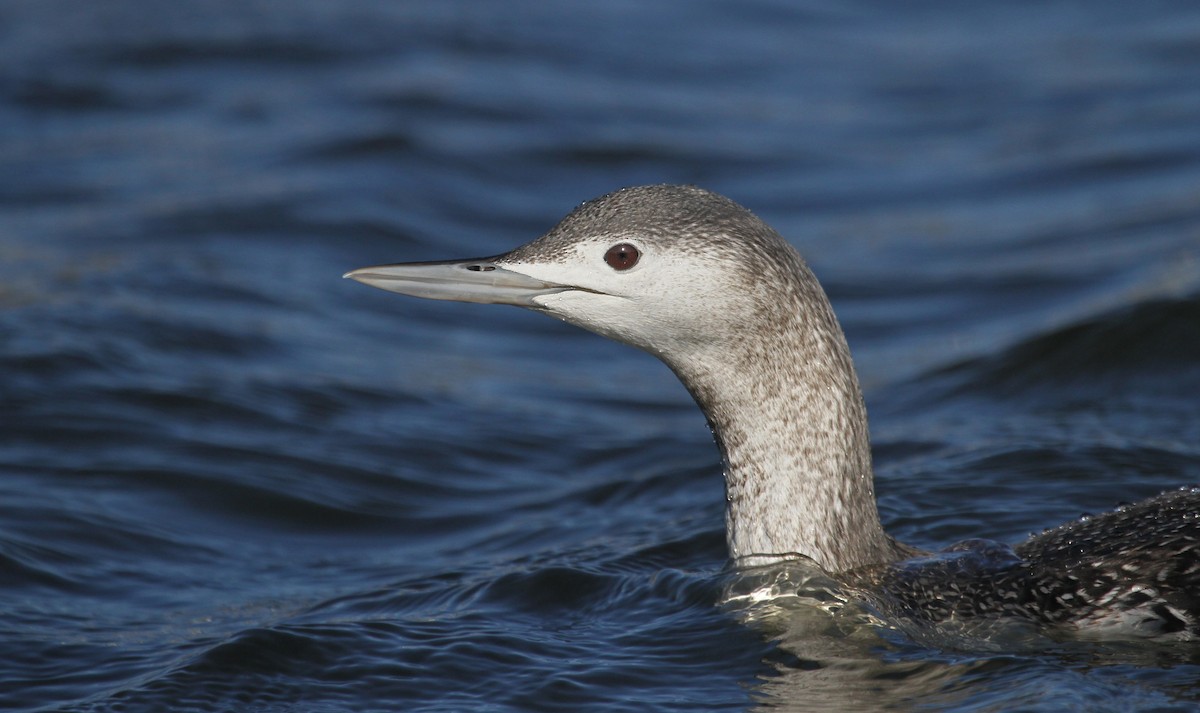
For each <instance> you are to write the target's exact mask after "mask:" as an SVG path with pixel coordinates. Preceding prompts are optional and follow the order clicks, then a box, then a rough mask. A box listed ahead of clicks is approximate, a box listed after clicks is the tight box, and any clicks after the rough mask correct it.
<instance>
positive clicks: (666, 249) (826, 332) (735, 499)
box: [345, 185, 1200, 640]
mask: <svg viewBox="0 0 1200 713" xmlns="http://www.w3.org/2000/svg"><path fill="white" fill-rule="evenodd" d="M345 277H349V278H352V279H354V280H357V281H359V282H362V283H364V284H367V285H371V286H373V287H378V288H381V289H384V290H388V291H390V292H398V293H401V294H406V295H412V296H416V297H424V298H428V299H437V300H454V301H459V302H476V303H488V304H508V305H516V306H519V307H524V308H528V309H531V310H535V311H538V312H543V313H545V314H548V315H550V316H551V317H555V318H557V319H560V320H563V321H565V322H569V323H571V324H574V325H577V326H579V327H582V328H584V329H587V330H590V331H592V332H595V333H598V334H600V335H603V336H605V337H609V338H611V339H615V340H617V341H620V342H624V343H626V344H630V345H632V346H635V347H638V348H640V349H643V350H645V351H647V352H649V353H650V354H652V355H654V356H656V357H658V358H659V359H660V360H662V361H663V362H665V363H666V364H667V366H669V367H670V368H671V370H672V371H673V372H674V373H675V374H676V376H678V377H679V379H680V380H681V381H682V382H683V384H684V386H685V387H686V388H687V390H688V391H689V392H690V394H691V395H692V397H693V398H694V399H695V401H696V403H697V405H698V406H699V407H700V408H701V410H702V411H703V412H704V415H705V416H706V417H707V419H708V423H709V426H710V428H711V430H712V432H713V435H714V437H715V440H716V442H717V445H718V447H719V449H720V451H721V455H722V459H723V464H724V467H725V471H724V473H725V486H726V499H727V503H726V538H727V542H728V547H729V552H730V555H731V557H732V558H733V560H734V561H735V562H755V561H757V562H764V561H765V562H771V561H781V560H784V559H787V558H788V557H794V556H795V555H797V554H799V555H802V556H804V557H807V558H809V559H811V560H812V561H814V562H815V563H816V564H817V565H819V566H820V567H821V568H823V569H824V570H825V571H827V572H829V573H831V574H834V575H835V576H839V577H840V578H842V579H843V580H844V581H849V582H856V583H859V584H861V585H863V586H864V587H866V588H867V589H868V590H870V589H871V588H875V589H876V590H882V591H884V592H885V593H886V595H887V597H888V601H891V602H893V603H895V607H898V608H899V609H900V610H901V612H902V613H904V614H906V615H912V616H915V617H918V618H922V619H924V620H930V621H934V622H940V621H947V620H949V621H970V620H972V619H979V618H985V619H992V620H1003V619H1017V620H1022V621H1024V622H1028V623H1032V624H1033V625H1036V626H1045V627H1054V628H1059V629H1063V630H1066V631H1067V632H1068V633H1075V634H1079V635H1083V636H1095V637H1100V638H1142V639H1157V640H1200V488H1194V489H1181V490H1179V491H1175V492H1170V493H1167V494H1163V495H1160V496H1157V497H1155V498H1151V499H1150V500H1147V501H1144V502H1141V503H1139V504H1135V505H1129V506H1123V507H1121V508H1118V509H1117V510H1115V511H1112V512H1109V513H1107V514H1104V515H1100V516H1096V517H1088V518H1083V519H1081V520H1078V521H1075V522H1070V523H1068V524H1066V525H1062V526H1061V527H1058V528H1055V529H1051V530H1047V531H1045V532H1043V533H1042V534H1040V535H1035V536H1033V537H1031V538H1030V539H1028V540H1026V541H1024V542H1022V543H1020V544H1017V545H1016V546H1015V547H1011V548H1010V547H1007V546H1004V545H1000V544H998V543H994V542H990V541H967V542H965V543H960V544H959V545H955V546H952V547H950V548H948V549H947V550H944V551H942V552H936V553H930V552H924V551H922V550H920V549H918V548H915V547H910V546H908V545H905V544H903V543H900V542H897V541H896V540H895V539H893V538H892V537H890V536H889V535H888V534H887V533H886V532H885V531H884V529H883V526H882V525H881V524H880V520H879V512H878V509H877V505H876V500H875V492H874V483H873V474H872V465H871V448H870V442H869V438H868V432H867V414H866V406H865V404H864V402H863V397H862V392H861V389H860V387H859V384H858V377H857V376H856V374H855V370H854V366H853V363H852V362H851V358H850V349H849V346H848V345H847V343H846V339H845V336H844V335H843V333H842V329H841V326H840V325H839V323H838V321H837V318H836V317H835V316H834V313H833V308H832V307H831V305H830V303H829V300H828V298H827V297H826V296H825V293H824V291H823V290H822V288H821V286H820V284H819V283H818V282H817V279H816V277H815V276H814V275H813V273H812V272H811V271H810V270H809V268H808V266H807V265H806V264H805V262H804V260H803V259H802V258H801V257H800V255H799V253H797V252H796V250H795V249H794V248H792V247H791V245H789V244H788V243H787V242H786V241H785V240H784V239H783V238H782V237H780V235H779V234H778V233H777V232H775V230H773V229H772V228H771V227H769V226H768V225H767V224H766V223H765V222H763V221H762V220H760V219H759V218H758V217H757V216H755V215H754V214H753V213H751V212H750V211H749V210H747V209H746V208H744V207H742V206H741V205H739V204H737V203H735V202H734V201H732V200H730V199H728V198H725V197H724V196H721V195H718V194H716V193H712V192H710V191H707V190H704V189H701V188H696V187H692V186H673V185H656V186H640V187H631V188H625V189H621V190H618V191H615V192H613V193H610V194H607V195H605V196H601V197H600V198H596V199H594V200H591V201H588V202H585V203H583V204H582V205H580V206H579V207H578V208H576V209H575V210H574V211H572V212H571V213H570V214H569V215H567V216H566V217H565V218H564V219H563V220H562V221H561V222H560V223H558V225H557V226H555V227H554V228H552V229H551V230H550V231H549V232H547V233H546V234H544V235H542V236H541V237H539V238H537V239H535V240H533V241H532V242H529V243H527V244H525V245H523V246H521V247H518V248H516V249H515V250H512V251H511V252H508V253H505V254H503V255H498V256H495V257H488V258H479V259H470V260H454V261H445V262H421V263H403V264H393V265H381V266H375V267H364V268H361V269H357V270H353V271H351V272H349V273H347V274H346V275H345Z"/></svg>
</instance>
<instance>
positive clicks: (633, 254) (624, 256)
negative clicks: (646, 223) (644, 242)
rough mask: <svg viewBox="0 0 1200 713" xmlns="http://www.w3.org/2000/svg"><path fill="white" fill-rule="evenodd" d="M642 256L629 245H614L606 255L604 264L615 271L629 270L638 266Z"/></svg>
mask: <svg viewBox="0 0 1200 713" xmlns="http://www.w3.org/2000/svg"><path fill="white" fill-rule="evenodd" d="M641 256H642V254H641V253H640V252H638V249H637V248H635V247H633V246H632V245H630V244H629V243H621V244H619V245H614V246H612V247H611V248H609V249H608V252H606V253H604V262H606V263H608V266H609V267H611V268H612V269H614V270H628V269H629V268H631V267H633V266H634V265H636V264H637V261H638V258H640V257H641Z"/></svg>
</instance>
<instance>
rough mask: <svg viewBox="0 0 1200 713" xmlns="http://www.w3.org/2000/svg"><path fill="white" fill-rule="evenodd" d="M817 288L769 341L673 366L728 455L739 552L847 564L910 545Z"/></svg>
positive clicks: (758, 339)
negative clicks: (884, 512) (885, 490)
mask: <svg viewBox="0 0 1200 713" xmlns="http://www.w3.org/2000/svg"><path fill="white" fill-rule="evenodd" d="M812 284H813V285H815V284H816V283H815V280H814V281H813V283H812ZM816 290H817V293H816V295H815V296H814V295H812V294H810V295H808V299H805V302H806V304H805V305H804V309H795V310H788V311H787V312H786V314H785V315H784V316H783V317H782V318H779V317H780V315H779V314H775V315H774V316H775V317H776V318H775V319H773V321H772V322H771V325H772V326H771V329H770V331H771V334H770V335H769V336H768V337H767V339H766V340H765V341H764V339H763V334H761V333H756V334H755V335H753V338H751V337H750V336H749V335H746V338H745V339H732V340H728V341H725V342H723V343H720V344H714V345H713V346H712V348H711V349H710V350H709V353H708V354H693V355H692V358H690V359H688V360H687V362H686V363H681V364H672V365H671V366H672V368H673V369H675V371H676V373H677V374H678V375H679V376H680V378H681V379H682V381H683V382H684V383H685V384H687V385H688V388H689V391H691V393H692V396H693V397H694V398H695V399H696V402H697V403H698V404H699V406H700V408H701V409H702V410H703V411H704V413H705V415H706V416H707V418H708V421H709V426H710V427H711V428H712V431H713V434H714V436H715V438H716V440H717V444H718V445H719V447H720V449H721V453H722V456H723V458H724V461H725V486H726V499H727V510H726V535H727V539H728V543H729V550H730V554H731V556H732V557H733V558H735V559H739V558H745V557H753V556H768V557H771V558H778V557H779V556H781V555H788V554H793V553H798V554H801V555H804V556H806V557H809V558H811V559H812V560H814V561H816V562H817V563H818V564H819V565H821V566H822V567H823V568H825V569H826V570H827V571H830V572H839V571H844V570H848V569H851V568H854V567H857V566H861V565H866V564H873V563H878V562H886V561H892V560H895V559H897V558H899V557H900V554H901V552H902V551H903V550H902V546H900V545H897V544H896V543H895V542H894V541H893V540H892V539H891V538H890V537H888V535H887V534H886V533H885V532H884V530H883V527H882V526H881V525H880V523H879V512H878V509H877V507H876V502H875V491H874V483H873V476H872V470H871V448H870V440H869V435H868V431H867V414H866V406H865V405H864V403H863V398H862V392H861V390H860V388H859V385H858V378H857V377H856V376H855V373H854V368H853V365H852V363H851V361H850V351H849V347H848V346H847V345H846V340H845V337H844V336H843V334H842V331H841V328H840V327H839V326H838V324H837V321H836V319H835V318H834V316H833V312H832V308H830V307H829V304H828V301H827V300H826V299H825V296H824V294H823V293H821V292H820V288H819V287H817V288H816ZM708 357H711V358H708ZM772 556H773V557H772Z"/></svg>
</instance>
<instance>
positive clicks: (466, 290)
mask: <svg viewBox="0 0 1200 713" xmlns="http://www.w3.org/2000/svg"><path fill="white" fill-rule="evenodd" d="M495 261H496V258H476V259H473V260H447V261H444V262H409V263H399V264H396V265H377V266H374V267H361V268H359V269H357V270H351V271H350V272H347V273H346V274H345V275H343V277H349V278H350V279H352V280H357V281H359V282H361V283H363V284H364V285H370V286H371V287H378V288H379V289H381V290H387V291H388V292H399V293H400V294H402V295H411V296H413V297H424V298H426V299H431V300H452V301H454V302H478V303H481V304H505V305H517V306H519V307H533V306H535V305H534V303H533V298H535V297H538V296H540V295H549V294H554V293H556V292H563V291H566V290H570V289H572V288H571V287H570V286H568V285H558V284H555V283H552V282H545V281H543V280H539V279H536V278H533V277H529V276H528V275H523V274H521V273H519V272H514V271H512V270H506V269H504V268H502V267H499V266H497V265H496V262H495Z"/></svg>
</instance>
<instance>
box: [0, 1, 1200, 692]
mask: <svg viewBox="0 0 1200 713" xmlns="http://www.w3.org/2000/svg"><path fill="white" fill-rule="evenodd" d="M901 8H902V9H901ZM0 168H2V170H0V403H2V405H3V409H2V410H0V611H3V616H2V617H0V708H5V709H12V710H25V711H32V710H71V711H84V710H87V711H100V710H122V711H141V710H180V711H191V710H236V711H268V710H270V711H274V710H304V711H376V710H379V711H384V710H444V711H457V710H493V711H508V710H571V711H575V710H628V711H646V710H680V711H684V710H686V711H693V710H745V709H750V708H754V707H756V706H761V707H763V708H766V709H783V710H872V709H880V708H889V707H892V708H897V709H909V708H920V707H927V708H932V709H939V710H941V709H944V710H959V711H1003V710H1017V709H1019V710H1044V711H1061V710H1072V709H1075V710H1104V709H1112V710H1132V709H1147V710H1149V709H1153V710H1170V709H1178V710H1187V709H1195V708H1198V707H1200V649H1197V648H1196V647H1194V646H1193V647H1191V648H1188V647H1179V646H1176V647H1169V646H1164V647H1157V648H1146V647H1137V646H1128V645H1117V644H1093V645H1083V644H1072V643H1069V642H1068V643H1063V642H1057V643H1055V642H1041V644H1040V645H1031V642H1028V641H1025V642H1020V643H1019V644H1016V643H1013V644H1009V643H1005V642H1003V641H992V642H975V643H974V644H972V645H969V646H963V645H961V642H959V643H955V641H953V640H949V639H947V640H943V641H939V640H937V639H936V638H934V639H933V640H930V637H914V636H909V635H907V634H904V633H903V632H900V631H889V630H887V629H881V628H878V627H872V626H868V625H866V624H864V622H863V621H860V620H859V619H857V618H855V616H853V615H852V614H850V613H847V612H844V611H843V612H840V613H839V612H838V611H834V612H833V613H826V612H825V611H824V610H823V609H822V608H821V607H819V606H813V599H812V598H811V597H807V594H806V593H808V594H811V593H812V592H813V591H816V592H819V591H820V590H821V587H820V586H817V585H814V584H813V582H811V581H809V580H807V579H806V577H808V576H809V575H806V574H803V573H799V574H797V573H794V572H787V571H785V572H782V573H781V572H773V573H765V574H761V573H759V574H755V573H748V574H734V573H732V572H731V571H729V570H727V569H726V561H725V547H724V535H723V521H722V504H723V490H722V487H723V486H722V482H721V472H720V466H719V464H718V460H717V453H716V449H715V448H714V447H713V445H712V443H711V440H710V436H709V433H708V431H707V429H706V428H705V424H704V420H703V418H702V416H701V415H700V413H699V412H698V411H697V410H696V409H695V407H694V406H693V405H692V404H691V402H690V400H689V398H688V396H687V394H686V392H685V391H684V390H683V388H682V387H681V386H679V385H678V384H677V383H676V382H675V381H674V379H673V378H672V377H671V375H670V373H669V372H668V371H667V370H666V368H665V367H662V366H661V365H659V364H657V363H656V362H655V361H654V360H653V359H651V358H650V357H648V356H646V355H643V354H639V353H637V352H635V351H633V350H631V349H629V348H626V347H622V346H620V345H615V344H610V343H608V342H605V341H604V340H602V339H600V338H598V337H595V336H593V335H589V334H586V333H584V332H581V331H577V330H574V329H571V328H569V327H566V326H563V325H560V324H558V323H556V322H553V321H552V320H547V319H545V318H543V317H540V316H537V315H533V314H528V313H524V312H521V311H519V310H514V309H510V308H496V307H477V306H468V305H457V304H443V303H429V302H421V301H417V300H406V299H402V298H399V297H395V296H391V295H386V294H384V293H382V292H377V291H372V290H368V289H366V288H364V287H362V286H360V285H357V284H353V283H351V282H349V281H343V280H341V279H340V275H341V274H342V273H343V272H344V271H346V270H347V269H350V268H354V267H358V266H362V265H367V264H373V263H378V262H389V261H395V260H401V259H406V260H415V259H433V258H443V257H468V256H474V255H488V254H494V253H497V252H500V251H502V250H504V249H507V248H509V247H512V246H514V245H516V244H518V243H521V242H524V241H526V240H528V239H530V238H532V237H534V236H536V235H537V234H538V233H539V232H541V231H542V230H545V229H546V228H548V227H549V226H550V225H551V224H553V223H554V222H555V221H556V220H557V219H558V218H559V217H560V216H561V215H563V214H564V213H566V212H567V211H568V210H569V209H570V208H571V207H573V206H574V205H575V204H576V203H578V202H579V201H581V200H583V199H586V198H590V197H592V196H594V195H597V194H600V193H603V192H606V191H608V190H611V189H613V188H616V187H618V186H622V185H629V184H636V183H646V182H662V181H666V182H690V183H698V184H701V185H704V186H706V187H708V188H712V189H714V190H718V191H720V192H723V193H726V194H728V195H730V196H732V197H733V198H735V199H736V200H738V201H740V202H742V203H744V204H746V205H747V206H749V207H750V208H752V209H753V210H755V211H756V212H758V213H759V214H760V215H762V216H763V217H764V218H765V219H766V220H767V221H768V222H770V223H772V224H773V225H775V226H776V227H777V228H778V229H779V230H780V231H781V232H782V233H783V234H784V235H786V236H788V238H789V239H790V240H792V241H794V243H795V244H796V245H797V246H798V247H799V248H800V249H801V251H802V252H804V253H805V255H806V256H807V257H808V258H809V261H810V262H811V263H812V265H813V266H814V269H815V270H816V272H817V273H818V275H819V276H820V277H821V279H822V280H823V281H824V283H825V285H826V287H827V289H828V291H829V293H830V296H831V298H832V299H833V302H834V305H835V308H836V309H837V310H838V312H839V314H840V315H841V318H842V320H843V323H844V326H845V328H846V331H847V334H848V337H849V340H850V343H851V345H852V347H853V349H854V351H855V358H856V361H857V363H858V365H859V367H860V370H861V376H862V379H863V383H864V385H865V388H866V390H867V398H868V401H869V406H870V408H871V412H872V417H873V422H872V432H873V436H874V442H875V448H876V459H877V470H878V487H877V489H878V491H879V493H880V497H881V502H880V507H881V512H882V515H883V518H884V521H885V522H886V523H887V525H888V527H889V529H890V530H891V531H892V532H893V533H894V534H895V535H897V536H898V537H900V538H901V539H904V540H907V541H910V542H912V543H914V544H917V545H921V546H926V547H941V546H945V545H948V544H950V543H952V542H955V541H957V540H960V539H963V538H966V537H990V538H995V539H999V540H1005V541H1013V540H1017V539H1020V538H1022V537H1024V536H1025V535H1026V534H1028V533H1029V532H1031V531H1036V530H1039V529H1040V528H1043V527H1047V526H1051V525H1055V524H1057V523H1059V522H1062V521H1064V520H1066V519H1069V518H1072V517H1075V516H1077V515H1078V514H1079V513H1081V512H1085V511H1092V512H1096V511H1101V510H1105V509H1108V508H1110V507H1112V506H1113V505H1115V504H1116V503H1118V502H1120V501H1127V500H1133V499H1137V498H1142V497H1145V496H1149V495H1153V494H1155V493H1158V492H1159V491H1161V490H1164V489H1167V488H1171V487H1174V486H1177V485H1182V484H1187V483H1196V482H1200V5H1196V4H1193V3H1153V2H1151V3H1127V2H1109V1H1101V2H1093V3H1066V2H1051V3H1042V4H1027V3H987V4H984V3H976V4H963V3H950V2H923V3H915V4H913V3H904V4H894V3H887V2H883V1H882V0H879V1H867V2H854V3H832V2H831V3H820V2H810V3H797V4H793V3H783V2H769V1H765V0H764V1H762V2H751V3H734V2H677V3H653V4H644V3H634V2H600V3H591V4H578V3H544V2H540V1H538V2H532V1H530V2H506V3H487V2H436V3H417V2H399V3H384V2H380V3H321V2H302V1H301V2H297V1H295V0H287V1H284V0H275V1H270V0H258V1H245V0H237V1H232V0H231V1H228V2H206V3H199V2H148V1H141V2H139V1H136V0H128V1H119V0H109V1H107V2H68V1H66V0H43V1H41V2H18V1H15V0H13V1H9V2H3V3H0ZM758 576H763V577H768V578H770V577H781V578H782V580H781V581H780V582H778V583H777V586H779V587H780V588H781V590H786V589H788V588H789V587H790V588H791V591H797V592H799V593H800V594H804V595H805V596H801V597H796V598H792V599H783V600H779V601H777V602H774V603H763V602H758V603H755V602H752V601H749V600H748V599H737V598H735V599H734V600H733V602H732V603H728V604H725V605H724V606H720V603H721V601H722V600H723V598H724V596H725V592H726V589H727V588H730V591H731V592H734V593H737V592H742V593H743V594H744V593H746V592H750V591H753V590H754V588H755V586H754V585H756V584H758V582H757V581H756V580H755V577H758ZM806 597H807V598H806ZM789 602H790V603H789Z"/></svg>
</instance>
